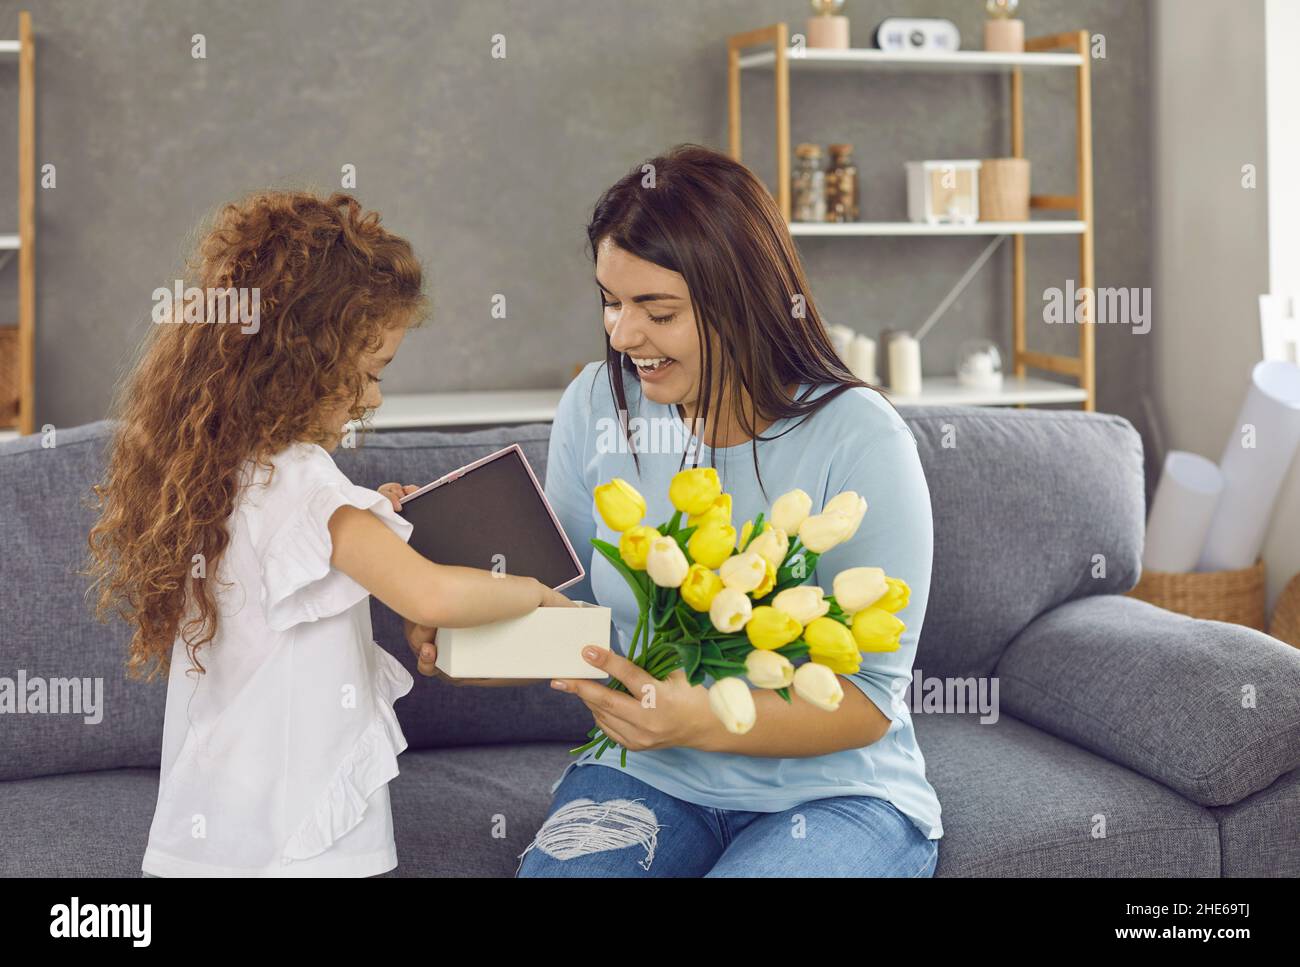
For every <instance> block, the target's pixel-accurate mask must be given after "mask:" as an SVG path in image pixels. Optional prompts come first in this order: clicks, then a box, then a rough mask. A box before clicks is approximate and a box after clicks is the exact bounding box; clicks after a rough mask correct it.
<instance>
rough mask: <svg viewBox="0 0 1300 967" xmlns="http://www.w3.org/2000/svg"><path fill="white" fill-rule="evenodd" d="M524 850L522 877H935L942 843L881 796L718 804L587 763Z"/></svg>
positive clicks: (569, 778)
mask: <svg viewBox="0 0 1300 967" xmlns="http://www.w3.org/2000/svg"><path fill="white" fill-rule="evenodd" d="M521 856H522V860H521V862H520V865H519V870H518V872H517V873H516V874H515V875H516V876H521V877H522V876H571V877H604V876H644V877H655V876H658V877H672V876H689V877H694V876H732V877H749V876H755V877H757V876H764V877H767V876H783V877H805V876H900V877H918V876H920V877H928V876H933V875H934V868H935V865H936V863H937V862H938V858H939V843H938V840H932V839H927V838H926V837H925V834H924V833H922V832H921V831H920V830H919V829H917V827H916V826H915V824H913V823H912V821H911V820H910V819H908V818H907V817H906V816H905V815H903V814H902V813H901V812H899V810H898V809H897V807H895V806H894V805H893V804H892V803H890V802H888V801H886V800H884V799H877V798H875V797H873V796H839V797H836V798H833V799H811V800H809V801H808V802H805V803H800V804H799V805H798V806H795V807H793V808H791V809H787V810H785V811H784V812H779V813H759V812H747V811H745V810H741V809H715V808H714V807H712V806H701V805H698V804H696V803H691V802H686V801H685V800H682V799H678V798H676V797H675V796H670V795H668V794H667V793H664V792H660V791H659V790H658V789H656V788H654V787H653V786H649V785H647V784H646V783H644V782H642V781H641V780H639V779H635V778H633V777H631V776H629V775H627V774H626V773H624V772H623V771H622V770H620V769H618V768H614V767H610V766H601V765H584V766H578V767H577V768H574V769H572V770H570V772H569V774H568V775H566V776H565V777H564V781H563V782H562V783H561V784H560V786H559V788H557V789H556V790H555V798H554V800H553V801H552V803H551V812H550V815H549V816H547V819H546V822H545V823H543V824H542V828H541V829H540V830H538V833H537V836H536V838H535V839H534V840H533V842H532V843H531V844H530V845H529V847H528V848H527V849H526V850H525V851H524V852H523V853H522V854H521Z"/></svg>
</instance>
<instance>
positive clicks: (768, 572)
mask: <svg viewBox="0 0 1300 967" xmlns="http://www.w3.org/2000/svg"><path fill="white" fill-rule="evenodd" d="M763 567H764V572H763V580H762V581H760V582H759V584H758V587H756V588H754V590H753V591H750V592H749V593H750V594H751V595H752V596H753V598H754V600H755V601H757V600H758V599H759V598H761V597H762V596H763V595H765V594H767V593H768V592H769V591H771V590H772V589H773V588H774V587H776V568H774V567H773V566H772V562H771V561H766V560H765V561H764V562H763Z"/></svg>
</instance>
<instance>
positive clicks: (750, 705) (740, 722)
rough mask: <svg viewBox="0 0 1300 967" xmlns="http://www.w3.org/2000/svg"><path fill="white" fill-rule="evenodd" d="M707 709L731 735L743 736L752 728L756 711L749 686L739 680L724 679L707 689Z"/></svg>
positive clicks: (732, 678) (756, 714)
mask: <svg viewBox="0 0 1300 967" xmlns="http://www.w3.org/2000/svg"><path fill="white" fill-rule="evenodd" d="M709 708H710V709H711V710H712V712H713V714H714V715H716V716H717V717H718V721H720V722H721V723H722V724H723V725H724V726H725V727H726V729H727V731H728V732H730V733H731V734H732V735H744V734H745V733H746V732H748V731H749V730H750V729H752V728H753V727H754V720H755V719H756V718H757V717H758V710H757V709H755V708H754V696H753V695H751V694H750V693H749V686H748V685H746V684H745V683H744V682H743V681H741V680H740V679H739V678H736V677H734V676H733V677H731V678H724V679H722V680H721V681H717V682H714V683H713V686H712V687H711V688H710V689H709Z"/></svg>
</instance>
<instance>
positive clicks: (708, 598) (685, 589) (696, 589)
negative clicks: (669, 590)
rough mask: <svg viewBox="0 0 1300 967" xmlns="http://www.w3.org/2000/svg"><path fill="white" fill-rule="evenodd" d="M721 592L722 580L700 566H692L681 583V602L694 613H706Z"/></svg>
mask: <svg viewBox="0 0 1300 967" xmlns="http://www.w3.org/2000/svg"><path fill="white" fill-rule="evenodd" d="M721 590H722V578H720V577H718V576H717V575H716V574H715V573H713V572H712V571H710V570H709V569H708V568H707V567H704V566H703V565H701V564H692V565H691V567H690V570H689V571H687V572H686V580H684V581H682V586H681V592H682V600H683V601H685V602H686V603H687V604H688V605H690V606H691V607H692V608H694V609H695V610H696V611H708V610H709V605H711V604H713V599H714V598H716V597H717V596H718V592H719V591H721Z"/></svg>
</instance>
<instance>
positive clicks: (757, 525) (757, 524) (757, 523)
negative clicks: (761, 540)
mask: <svg viewBox="0 0 1300 967" xmlns="http://www.w3.org/2000/svg"><path fill="white" fill-rule="evenodd" d="M761 533H763V515H762V514H759V515H758V516H757V517H755V518H754V529H753V530H751V531H750V532H749V540H747V541H745V546H744V547H742V548H741V550H742V551H743V550H748V549H749V545H750V544H751V543H753V540H754V538H755V537H757V536H758V535H759V534H761Z"/></svg>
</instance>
